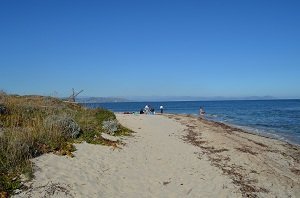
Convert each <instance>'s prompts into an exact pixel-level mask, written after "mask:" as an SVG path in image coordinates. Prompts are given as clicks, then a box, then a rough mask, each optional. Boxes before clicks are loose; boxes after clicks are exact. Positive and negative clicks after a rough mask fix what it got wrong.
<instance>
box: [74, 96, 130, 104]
mask: <svg viewBox="0 0 300 198" xmlns="http://www.w3.org/2000/svg"><path fill="white" fill-rule="evenodd" d="M76 102H79V103H107V102H130V100H127V99H125V98H115V97H78V98H76Z"/></svg>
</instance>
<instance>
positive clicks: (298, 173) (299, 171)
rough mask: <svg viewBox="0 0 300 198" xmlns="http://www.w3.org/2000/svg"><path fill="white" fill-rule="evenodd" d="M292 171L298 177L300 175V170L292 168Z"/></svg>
mask: <svg viewBox="0 0 300 198" xmlns="http://www.w3.org/2000/svg"><path fill="white" fill-rule="evenodd" d="M290 170H291V171H292V173H294V174H296V175H300V169H296V168H291V169H290Z"/></svg>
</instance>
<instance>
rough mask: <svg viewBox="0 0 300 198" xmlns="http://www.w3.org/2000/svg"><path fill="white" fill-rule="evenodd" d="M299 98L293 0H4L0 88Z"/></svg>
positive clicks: (299, 24) (299, 37)
mask: <svg viewBox="0 0 300 198" xmlns="http://www.w3.org/2000/svg"><path fill="white" fill-rule="evenodd" d="M73 87H74V88H75V89H77V90H80V89H84V90H85V91H84V95H88V96H122V97H129V96H205V97H211V96H225V97H244V96H265V95H271V96H275V97H283V98H286V97H292V98H295V97H296V98H300V1H299V0H294V1H293V0H281V1H278V0H236V1H231V0H226V1H225V0H219V1H213V0H209V1H208V0H203V1H201V0H195V1H192V0H190V1H189V0H181V1H177V0H170V1H164V0H159V1H154V0H151V1H150V0H148V1H146V0H137V1H129V0H126V1H125V0H120V1H113V0H111V1H109V0H106V1H100V0H99V1H89V0H84V1H83V0H80V1H79V0H42V1H41V0H35V1H31V0H26V1H23V0H19V1H17V0H0V89H3V90H5V91H7V92H9V93H17V94H42V95H53V94H54V95H59V96H66V95H68V94H69V93H70V91H71V88H73Z"/></svg>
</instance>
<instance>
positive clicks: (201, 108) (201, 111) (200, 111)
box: [199, 107, 205, 117]
mask: <svg viewBox="0 0 300 198" xmlns="http://www.w3.org/2000/svg"><path fill="white" fill-rule="evenodd" d="M199 115H200V117H202V116H204V115H205V111H204V109H203V107H200V110H199Z"/></svg>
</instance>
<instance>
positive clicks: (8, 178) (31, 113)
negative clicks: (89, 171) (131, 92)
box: [0, 92, 131, 197]
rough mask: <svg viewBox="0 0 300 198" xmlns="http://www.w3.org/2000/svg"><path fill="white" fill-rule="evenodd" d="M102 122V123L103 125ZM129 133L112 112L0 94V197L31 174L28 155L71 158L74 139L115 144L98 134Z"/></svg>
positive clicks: (58, 100) (31, 156)
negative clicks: (50, 154) (54, 155)
mask: <svg viewBox="0 0 300 198" xmlns="http://www.w3.org/2000/svg"><path fill="white" fill-rule="evenodd" d="M103 125H105V126H103ZM103 132H108V133H109V134H112V135H129V134H130V132H131V131H130V130H128V129H127V128H125V127H122V126H121V125H120V124H118V123H117V121H116V117H115V115H114V113H113V112H110V111H108V110H105V109H86V108H84V107H82V106H80V105H78V104H75V103H68V102H64V101H62V100H60V99H56V98H52V97H43V96H17V95H7V94H5V93H4V92H1V93H0V197H6V196H9V195H11V194H12V193H13V192H14V190H16V189H20V188H22V182H21V178H24V177H25V178H27V179H30V178H32V176H33V164H32V163H31V162H30V159H31V158H34V157H37V156H39V155H42V154H44V153H49V152H53V153H55V154H58V155H68V156H70V157H73V154H72V152H73V151H75V147H74V146H73V143H74V142H81V141H86V142H88V143H93V144H104V145H115V144H116V143H115V142H112V141H110V140H107V139H104V138H103V137H102V136H101V133H103Z"/></svg>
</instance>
